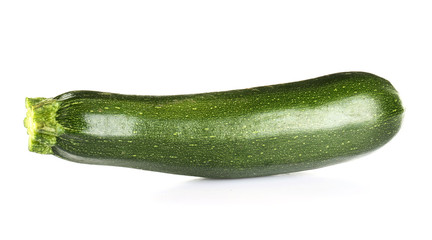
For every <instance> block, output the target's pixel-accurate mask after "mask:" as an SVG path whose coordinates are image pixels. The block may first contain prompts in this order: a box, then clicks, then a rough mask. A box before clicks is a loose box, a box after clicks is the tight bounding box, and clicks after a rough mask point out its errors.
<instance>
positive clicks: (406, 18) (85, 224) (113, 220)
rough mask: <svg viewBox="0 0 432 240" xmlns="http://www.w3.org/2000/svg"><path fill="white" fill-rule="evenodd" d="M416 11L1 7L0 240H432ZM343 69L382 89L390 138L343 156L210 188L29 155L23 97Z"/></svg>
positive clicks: (214, 84)
mask: <svg viewBox="0 0 432 240" xmlns="http://www.w3.org/2000/svg"><path fill="white" fill-rule="evenodd" d="M431 10H432V9H431V6H430V5H428V1H420V0H412V1H379V0H367V1H334V0H327V1H311V0H309V1H308V0H302V1H270V0H266V1H238V0H228V1H224V0H219V1H205V0H201V1H190V0H184V1H183V0H181V1H166V0H158V1H94V0H84V1H8V0H6V1H1V3H0V79H1V83H2V85H1V86H2V88H1V89H2V91H1V95H0V97H1V113H0V114H1V118H0V121H1V137H0V141H1V143H0V146H1V157H0V158H1V161H0V239H395V238H400V239H432V233H431V231H432V230H431V229H430V226H431V216H432V208H431V204H432V197H431V195H430V193H431V183H432V174H431V170H432V169H431V167H432V164H431V160H432V159H431V154H430V148H431V141H430V135H431V134H432V132H431V123H430V115H429V112H430V106H431V100H430V91H431V81H432V71H431V70H432V69H431V65H432V57H431V56H432V47H431V45H432V36H431V32H432V31H431V30H432V14H431ZM341 71H367V72H371V73H374V74H377V75H379V76H382V77H384V78H386V79H388V80H390V81H391V82H392V83H393V85H394V86H395V87H396V89H398V91H399V93H400V96H401V99H402V100H403V103H404V106H405V109H406V112H405V119H404V123H403V126H402V129H401V131H400V132H399V134H398V135H397V136H396V137H395V138H394V139H393V140H392V141H391V142H390V143H388V144H387V145H386V146H384V147H383V148H381V149H379V150H378V151H376V152H373V153H372V154H369V155H367V156H364V157H361V158H358V159H356V160H353V161H350V162H347V163H343V164H340V165H335V166H331V167H327V168H322V169H317V170H312V171H306V172H301V173H295V174H288V175H279V176H273V177H262V178H255V179H242V180H208V179H202V178H195V177H187V176H175V175H169V174H162V173H155V172H148V171H143V170H134V169H126V168H117V167H106V166H92V165H83V164H77V163H72V162H68V161H65V160H61V159H58V158H55V157H54V156H48V155H39V154H35V153H30V152H28V151H27V135H26V130H25V129H24V126H23V119H24V116H25V108H24V98H25V97H54V96H56V95H58V94H60V93H63V92H65V91H70V90H82V89H87V90H99V91H109V92H118V93H126V94H129V93H130V94H143V95H167V94H182V93H198V92H209V91H221V90H230V89H238V88H246V87H255V86H261V85H268V84H276V83H284V82H293V81H297V80H303V79H308V78H313V77H318V76H321V75H325V74H330V73H335V72H341Z"/></svg>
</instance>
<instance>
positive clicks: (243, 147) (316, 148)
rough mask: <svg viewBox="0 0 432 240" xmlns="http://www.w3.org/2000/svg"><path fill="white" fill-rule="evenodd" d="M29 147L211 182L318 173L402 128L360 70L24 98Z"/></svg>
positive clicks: (395, 100)
mask: <svg viewBox="0 0 432 240" xmlns="http://www.w3.org/2000/svg"><path fill="white" fill-rule="evenodd" d="M26 107H27V116H26V118H25V121H24V123H25V126H26V127H27V132H28V134H29V150H30V151H33V152H36V153H42V154H53V155H55V156H58V157H60V158H64V159H67V160H70V161H74V162H79V163H88V164H100V165H111V166H123V167H130V168H138V169H145V170H151V171H159V172H165V173H173V174H183V175H191V176H201V177H208V178H244V177H256V176H266V175H274V174H282V173H289V172H295V171H302V170H308V169H314V168H319V167H324V166H327V165H331V164H335V163H339V162H342V161H345V160H347V159H351V158H352V157H354V156H357V155H360V154H363V153H366V152H370V151H372V150H374V149H377V148H378V147H380V146H382V145H384V144H385V143H386V142H388V141H389V140H390V139H391V138H392V137H393V136H394V135H395V134H396V133H397V132H398V130H399V128H400V126H401V122H402V117H403V111H404V110H403V107H402V104H401V101H400V99H399V96H398V93H397V91H396V90H395V89H394V87H393V86H392V85H391V84H390V82H389V81H387V80H385V79H383V78H381V77H378V76H376V75H373V74H370V73H365V72H345V73H336V74H332V75H327V76H322V77H319V78H315V79H310V80H304V81H299V82H292V83H286V84H278V85H271V86H263V87H256V88H249V89H242V90H232V91H224V92H213V93H201V94H188V95H174V96H137V95H121V94H114V93H105V92H94V91H72V92H67V93H64V94H61V95H59V96H57V97H54V98H27V99H26Z"/></svg>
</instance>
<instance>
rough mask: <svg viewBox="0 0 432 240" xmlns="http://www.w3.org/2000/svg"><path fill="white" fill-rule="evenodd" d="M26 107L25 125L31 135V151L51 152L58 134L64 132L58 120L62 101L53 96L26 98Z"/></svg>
mask: <svg viewBox="0 0 432 240" xmlns="http://www.w3.org/2000/svg"><path fill="white" fill-rule="evenodd" d="M26 108H27V114H26V118H25V119H24V126H25V127H26V128H27V134H28V135H29V141H28V149H29V151H32V152H36V153H41V154H51V153H52V150H51V147H52V146H54V145H55V143H56V138H57V136H58V135H60V134H61V133H63V132H64V129H63V127H62V126H61V125H60V124H59V123H57V121H56V115H57V110H58V109H59V108H60V103H59V102H58V101H57V100H55V99H52V98H26Z"/></svg>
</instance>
